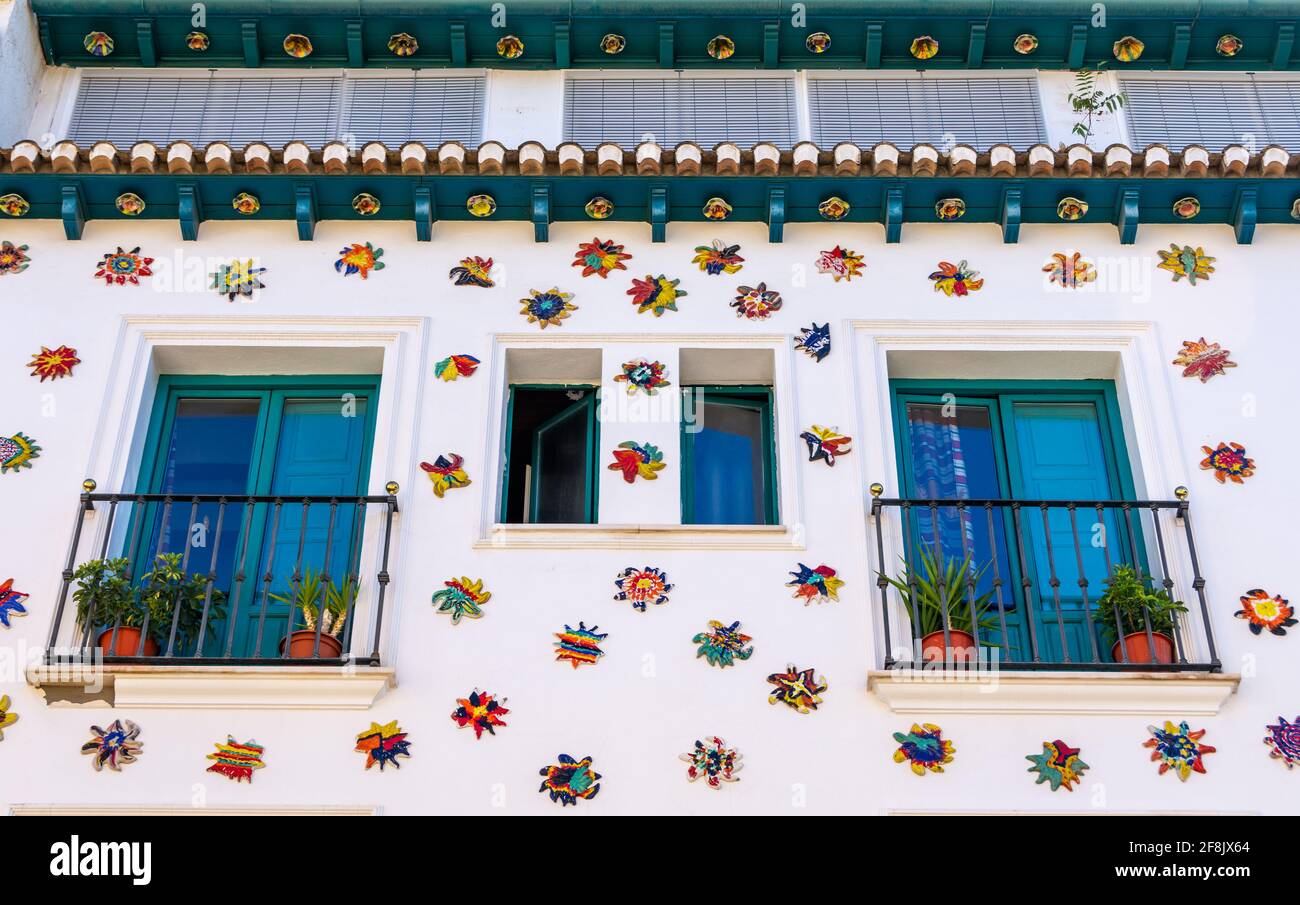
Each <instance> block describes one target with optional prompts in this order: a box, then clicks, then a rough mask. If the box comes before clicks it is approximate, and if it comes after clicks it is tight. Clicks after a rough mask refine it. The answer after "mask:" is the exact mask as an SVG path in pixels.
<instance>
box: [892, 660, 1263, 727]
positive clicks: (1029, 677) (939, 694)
mask: <svg viewBox="0 0 1300 905" xmlns="http://www.w3.org/2000/svg"><path fill="white" fill-rule="evenodd" d="M1240 684H1241V676H1240V675H1235V674H1233V675H1228V674H1224V673H1204V672H1182V673H1178V672H1160V673H1154V672H1129V673H1120V672H1017V673H1010V672H994V671H985V672H979V673H964V674H957V675H952V674H948V675H945V674H944V673H943V672H942V671H941V670H910V669H897V670H872V671H871V672H869V673H868V674H867V690H868V691H869V692H870V693H872V694H874V695H875V696H876V697H878V698H880V699H881V700H882V701H884V702H885V704H886V705H888V707H889V709H890V710H891V711H893V712H894V713H915V714H934V713H1052V714H1058V713H1091V714H1141V715H1144V716H1150V715H1151V714H1159V713H1169V714H1177V715H1179V716H1214V715H1215V714H1217V713H1218V712H1219V709H1220V708H1221V707H1222V706H1223V704H1224V702H1225V701H1226V700H1227V699H1228V698H1229V697H1231V696H1232V695H1234V694H1236V692H1237V686H1239V685H1240Z"/></svg>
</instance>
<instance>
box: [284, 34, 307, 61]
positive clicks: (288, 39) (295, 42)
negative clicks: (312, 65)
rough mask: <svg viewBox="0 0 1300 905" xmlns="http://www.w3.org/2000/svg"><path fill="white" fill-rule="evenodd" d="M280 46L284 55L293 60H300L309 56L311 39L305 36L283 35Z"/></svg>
mask: <svg viewBox="0 0 1300 905" xmlns="http://www.w3.org/2000/svg"><path fill="white" fill-rule="evenodd" d="M280 46H281V47H283V48H284V52H285V53H287V54H288V55H289V56H291V57H293V58H294V59H295V60H302V59H305V58H306V57H309V56H311V51H312V46H311V39H310V38H308V37H307V36H306V35H285V38H284V41H283V42H282V43H281V45H280Z"/></svg>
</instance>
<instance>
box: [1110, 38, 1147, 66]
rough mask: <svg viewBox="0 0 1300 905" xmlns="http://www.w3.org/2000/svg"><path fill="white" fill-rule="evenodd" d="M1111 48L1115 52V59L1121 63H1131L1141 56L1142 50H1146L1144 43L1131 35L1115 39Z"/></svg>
mask: <svg viewBox="0 0 1300 905" xmlns="http://www.w3.org/2000/svg"><path fill="white" fill-rule="evenodd" d="M1111 50H1112V51H1113V52H1114V54H1115V59H1117V60H1119V61H1120V62H1121V63H1132V62H1133V61H1134V60H1136V59H1137V58H1138V57H1140V56H1142V51H1144V50H1146V45H1145V44H1143V43H1142V42H1141V41H1139V40H1138V39H1137V38H1135V37H1133V36H1132V35H1126V36H1124V37H1122V38H1120V39H1119V40H1118V41H1116V42H1115V44H1114V46H1112V47H1111Z"/></svg>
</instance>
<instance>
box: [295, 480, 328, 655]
mask: <svg viewBox="0 0 1300 905" xmlns="http://www.w3.org/2000/svg"><path fill="white" fill-rule="evenodd" d="M338 510H339V501H338V500H337V499H333V498H331V499H330V524H329V529H328V530H327V531H326V532H325V561H324V563H323V564H322V566H321V574H320V581H321V601H320V609H319V611H318V612H317V615H316V639H315V643H314V644H313V645H312V649H311V655H312V657H313V658H315V659H317V660H319V659H320V633H321V632H322V631H324V629H325V612H326V604H327V603H328V602H329V587H330V552H331V551H332V550H333V548H334V520H335V518H337V516H338ZM284 647H285V650H286V651H287V650H288V649H289V642H288V641H286V642H285V645H284Z"/></svg>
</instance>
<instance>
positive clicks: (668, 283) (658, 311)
mask: <svg viewBox="0 0 1300 905" xmlns="http://www.w3.org/2000/svg"><path fill="white" fill-rule="evenodd" d="M680 282H681V280H670V279H668V277H666V276H664V275H663V274H662V273H661V274H659V276H653V275H652V274H648V273H647V274H646V275H645V279H644V280H638V279H637V278H636V277H633V278H632V288H631V289H629V290H628V291H627V294H628V295H630V296H632V304H633V305H636V306H637V307H636V313H637V314H645V313H646V312H647V311H649V312H650V313H651V314H653V315H654V316H655V317H663V313H664V312H665V311H676V310H677V300H678V299H679V298H682V297H683V296H685V295H686V294H687V293H686V291H685V290H683V289H678V288H677V284H678V283H680Z"/></svg>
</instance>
